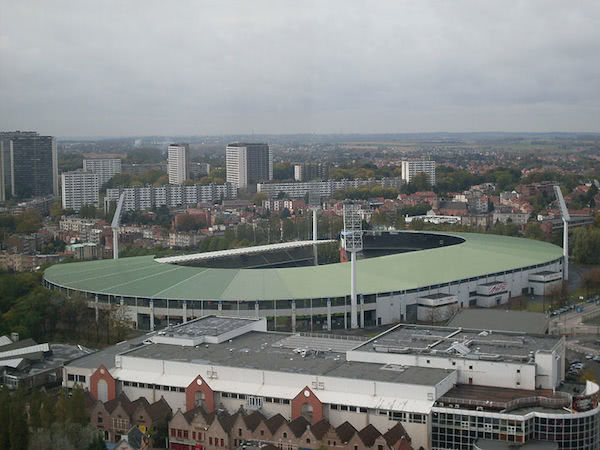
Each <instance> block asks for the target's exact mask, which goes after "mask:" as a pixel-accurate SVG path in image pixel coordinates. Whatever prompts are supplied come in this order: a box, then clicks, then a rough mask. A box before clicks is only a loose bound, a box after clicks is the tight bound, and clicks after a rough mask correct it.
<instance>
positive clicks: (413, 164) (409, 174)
mask: <svg viewBox="0 0 600 450" xmlns="http://www.w3.org/2000/svg"><path fill="white" fill-rule="evenodd" d="M420 173H424V174H425V175H427V178H428V180H429V184H431V185H432V186H435V161H431V160H427V159H408V160H404V161H402V179H403V180H404V182H406V183H410V182H411V181H412V180H413V179H414V177H415V176H416V175H418V174H420Z"/></svg>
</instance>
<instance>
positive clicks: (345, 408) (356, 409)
mask: <svg viewBox="0 0 600 450" xmlns="http://www.w3.org/2000/svg"><path fill="white" fill-rule="evenodd" d="M329 409H332V410H336V411H338V410H339V411H350V412H361V413H366V412H367V408H359V407H358V406H348V405H334V404H331V405H329Z"/></svg>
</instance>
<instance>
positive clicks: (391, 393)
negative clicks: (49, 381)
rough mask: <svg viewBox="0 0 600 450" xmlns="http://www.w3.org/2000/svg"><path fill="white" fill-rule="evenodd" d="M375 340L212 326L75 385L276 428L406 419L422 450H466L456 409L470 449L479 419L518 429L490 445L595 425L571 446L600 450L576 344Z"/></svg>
mask: <svg viewBox="0 0 600 450" xmlns="http://www.w3.org/2000/svg"><path fill="white" fill-rule="evenodd" d="M365 339H366V338H360V337H353V336H351V337H348V336H339V335H338V336H336V335H318V336H317V335H309V334H305V335H302V334H285V333H274V332H267V331H266V321H265V319H254V320H251V319H241V318H233V317H217V316H207V317H203V318H201V319H197V320H195V321H191V322H187V323H184V324H182V325H179V326H175V327H170V328H168V329H165V330H163V331H160V332H158V333H150V334H148V335H146V336H142V337H140V338H137V339H134V340H132V341H128V342H123V343H120V344H118V345H116V346H113V347H111V348H108V349H105V350H102V351H100V352H97V353H95V354H93V355H89V356H86V357H83V358H80V359H78V360H75V361H73V362H71V363H69V364H68V365H66V366H65V368H64V378H63V379H64V382H63V385H64V386H65V387H67V388H72V387H73V386H74V384H75V383H79V384H82V385H83V386H84V387H85V388H87V389H89V390H90V392H91V394H92V395H93V396H94V397H95V398H97V399H99V400H102V401H107V400H110V399H112V398H115V397H116V396H117V395H119V394H120V393H121V392H123V393H125V394H126V395H127V396H128V397H129V398H131V399H135V398H138V397H145V398H146V399H148V401H149V402H154V401H156V400H157V399H159V398H160V397H164V398H165V400H166V401H167V402H168V403H169V405H170V406H171V408H172V409H173V411H176V410H178V409H180V410H182V411H188V410H190V409H192V408H194V407H196V406H198V405H203V406H204V408H205V409H206V410H208V411H216V410H218V409H225V410H229V411H232V412H233V411H237V410H238V409H239V408H240V407H243V408H244V409H246V410H260V412H261V413H262V414H263V415H264V416H265V417H267V418H268V417H271V416H273V415H275V414H281V415H282V416H283V417H284V418H285V419H287V420H293V419H295V418H297V417H299V416H304V417H305V418H310V420H309V421H310V422H311V423H317V422H318V421H319V420H321V419H323V418H324V419H327V420H328V421H329V423H331V425H332V426H334V427H335V426H339V425H341V424H342V423H344V422H349V423H350V424H352V425H353V426H354V427H355V428H356V429H361V428H363V427H365V426H366V425H368V424H371V425H373V426H374V427H375V428H376V429H377V430H378V431H379V432H381V433H383V432H385V431H387V430H389V429H390V428H392V427H393V426H394V425H395V424H396V423H397V422H398V421H399V422H401V423H402V425H403V427H404V428H405V430H406V432H407V433H408V434H409V435H410V437H411V443H412V445H413V447H414V448H419V447H423V448H425V449H438V448H456V447H455V446H449V445H448V444H447V442H446V441H447V435H450V434H452V433H454V431H453V430H454V427H448V423H447V422H446V421H444V422H442V421H441V420H440V414H448V413H449V412H448V411H447V410H448V409H449V408H452V411H450V413H452V414H460V415H461V416H462V417H465V419H462V420H463V421H466V422H467V425H466V426H467V429H472V430H474V431H475V432H474V433H473V434H469V433H467V434H466V435H463V437H462V438H461V439H463V440H464V443H465V445H469V446H470V445H471V444H472V443H473V442H474V441H475V440H476V439H478V438H483V437H485V436H484V435H483V434H482V435H479V434H478V433H479V427H480V428H481V430H480V431H481V432H482V433H484V428H485V427H484V422H483V421H482V423H481V426H479V423H478V419H477V417H479V416H481V417H496V418H498V424H500V421H501V420H503V421H508V420H510V421H515V420H518V422H519V423H518V424H517V423H514V424H513V425H511V426H514V428H511V429H505V430H504V433H502V435H501V433H498V434H497V435H495V436H490V437H489V438H490V439H493V440H496V441H505V442H522V443H526V442H529V441H532V440H549V441H554V440H557V439H562V435H561V437H557V435H556V434H554V433H553V434H552V435H549V434H547V433H546V434H544V433H542V432H541V430H537V431H536V432H535V433H534V432H533V430H532V432H531V433H528V432H527V428H526V427H527V424H526V423H524V421H527V420H532V421H534V422H535V421H536V420H537V419H538V418H541V417H546V418H551V419H552V420H558V419H561V420H562V419H563V418H565V417H567V416H568V418H569V419H570V420H579V419H582V418H585V417H592V418H593V421H592V422H589V428H585V430H584V429H582V431H581V432H579V431H578V433H579V434H580V436H581V438H580V439H578V440H577V441H578V442H579V441H581V445H576V446H573V447H569V448H581V449H583V448H597V445H598V412H599V411H600V409H599V408H598V404H597V398H598V386H597V385H596V384H594V383H590V382H588V384H587V385H581V387H580V390H579V391H577V392H576V393H575V392H574V391H573V392H571V393H569V392H567V390H563V389H561V382H562V380H563V377H564V370H565V340H564V338H560V337H556V336H540V335H526V334H523V333H509V332H495V331H494V332H492V331H489V330H488V331H482V330H466V329H462V328H448V327H431V326H429V327H422V326H410V325H399V326H396V327H394V328H392V329H390V330H388V331H386V332H384V333H382V334H380V335H378V336H376V337H375V338H373V339H369V340H365ZM476 393H478V394H476ZM470 395H476V397H475V400H470V399H469V396H470ZM590 399H594V401H590ZM586 400H587V401H586ZM449 402H452V404H451V405H449V404H448V403H449ZM469 402H471V403H473V402H474V403H473V404H475V403H476V406H477V408H475V407H473V408H469V406H468V405H469ZM486 402H487V403H486ZM511 408H513V409H511ZM518 408H521V409H523V408H526V411H522V412H521V411H519V412H517V409H518ZM513 411H514V412H513ZM515 415H520V418H515V417H514V416H515ZM471 417H472V418H473V419H471ZM471 420H472V421H473V423H472V425H471V424H470V421H471ZM582 420H583V419H582ZM491 423H492V422H490V424H491ZM494 423H495V422H494ZM512 423H513V422H511V424H512ZM540 423H541V419H540ZM586 423H587V422H586ZM505 425H506V424H505ZM459 427H462V424H461V423H460V422H459ZM441 429H443V430H444V435H443V436H442V435H440V430H441ZM459 429H460V428H459ZM584 431H585V432H584ZM588 431H589V432H588ZM442 442H443V444H444V445H441V443H442ZM584 445H587V447H585V446H584Z"/></svg>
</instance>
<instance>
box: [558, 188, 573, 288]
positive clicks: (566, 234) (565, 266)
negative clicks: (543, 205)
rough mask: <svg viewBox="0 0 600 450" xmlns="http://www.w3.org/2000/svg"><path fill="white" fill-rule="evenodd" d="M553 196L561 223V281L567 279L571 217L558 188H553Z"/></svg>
mask: <svg viewBox="0 0 600 450" xmlns="http://www.w3.org/2000/svg"><path fill="white" fill-rule="evenodd" d="M554 195H556V200H557V201H558V207H559V208H560V215H561V217H562V221H563V279H564V280H568V279H569V222H570V221H571V216H570V215H569V210H568V209H567V204H566V203H565V199H564V198H563V195H562V191H561V190H560V186H557V185H555V186H554Z"/></svg>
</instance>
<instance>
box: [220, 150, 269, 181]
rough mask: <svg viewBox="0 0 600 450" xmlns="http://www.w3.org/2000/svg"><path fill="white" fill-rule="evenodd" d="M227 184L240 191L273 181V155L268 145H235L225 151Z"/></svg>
mask: <svg viewBox="0 0 600 450" xmlns="http://www.w3.org/2000/svg"><path fill="white" fill-rule="evenodd" d="M225 163H226V171H227V182H228V183H231V184H233V185H234V186H235V187H237V188H238V189H248V187H252V188H254V186H255V185H256V184H257V183H260V182H261V181H269V180H272V179H273V154H272V152H271V149H270V148H269V145H268V144H250V143H243V142H241V143H234V144H229V145H228V146H227V149H226V151H225Z"/></svg>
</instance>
